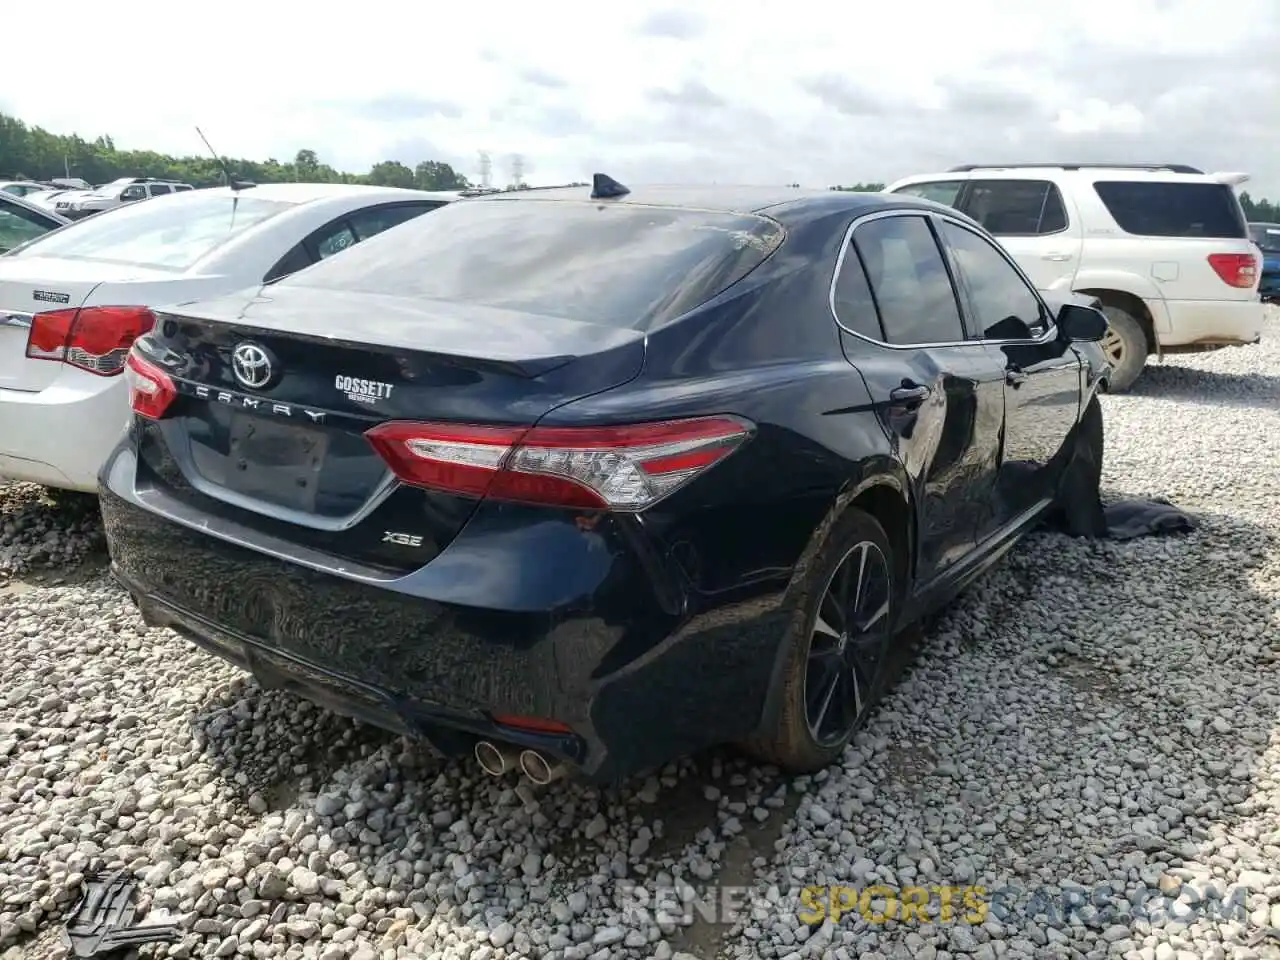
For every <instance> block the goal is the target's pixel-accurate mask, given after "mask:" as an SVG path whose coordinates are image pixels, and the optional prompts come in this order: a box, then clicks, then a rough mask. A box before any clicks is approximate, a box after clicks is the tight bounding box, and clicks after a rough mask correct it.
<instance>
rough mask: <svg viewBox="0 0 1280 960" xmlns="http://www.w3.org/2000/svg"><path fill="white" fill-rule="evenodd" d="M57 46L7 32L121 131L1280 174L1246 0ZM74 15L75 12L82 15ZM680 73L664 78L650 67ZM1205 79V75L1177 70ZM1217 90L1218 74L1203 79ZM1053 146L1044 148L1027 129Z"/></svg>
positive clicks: (78, 7)
mask: <svg viewBox="0 0 1280 960" xmlns="http://www.w3.org/2000/svg"><path fill="white" fill-rule="evenodd" d="M58 19H59V23H60V26H59V27H58V28H57V29H56V31H55V33H56V36H57V40H56V44H57V52H56V61H55V63H56V69H51V68H50V62H49V59H48V51H47V50H45V49H43V48H42V47H41V45H39V44H16V45H12V46H11V47H9V48H8V49H7V50H6V54H5V70H4V73H5V75H6V76H7V77H9V78H14V77H20V78H24V80H23V81H22V82H21V83H20V84H13V83H12V81H11V82H10V84H7V85H6V88H5V89H3V90H0V99H3V100H4V101H6V103H7V105H8V107H9V108H10V109H12V110H14V111H16V112H17V113H18V114H19V116H21V117H22V118H23V119H25V120H27V121H29V122H33V123H38V124H40V125H41V126H44V127H46V128H48V129H51V130H55V131H58V132H77V133H80V134H81V135H83V136H86V137H93V136H96V135H98V134H102V133H109V134H111V135H112V136H113V137H114V138H115V140H116V143H117V144H118V145H120V146H123V147H137V148H151V149H156V150H162V151H166V152H197V151H199V150H201V149H202V147H201V145H200V143H199V141H198V139H197V138H196V135H195V131H194V129H193V127H194V126H195V125H196V124H199V125H200V126H201V128H202V129H203V130H204V131H205V133H206V134H207V135H208V136H209V137H210V138H211V139H212V141H213V143H214V144H215V146H217V148H218V150H219V151H221V152H223V153H227V154H231V155H236V156H246V157H253V158H265V157H267V156H274V157H277V158H280V159H284V158H288V157H291V156H292V155H293V154H294V153H295V152H296V151H297V150H298V149H299V148H302V147H308V148H311V149H314V150H316V151H317V152H318V153H319V154H320V156H321V158H322V159H324V160H326V161H328V162H330V163H333V164H334V165H336V166H339V167H343V168H347V169H365V168H367V167H368V166H370V165H371V164H372V163H374V162H376V161H378V160H382V159H388V158H395V159H401V160H404V161H406V162H409V163H413V162H416V161H417V160H421V159H445V160H449V161H450V162H453V163H455V165H457V166H459V167H460V168H461V169H462V170H463V172H464V173H466V174H468V175H469V176H472V177H475V176H476V172H477V171H476V159H477V151H478V150H480V149H488V150H490V151H492V152H493V155H494V158H495V163H496V167H497V170H498V172H499V173H500V174H504V173H505V158H506V156H507V155H509V154H512V153H515V152H519V153H522V154H523V155H524V156H525V157H526V169H527V171H528V177H529V179H531V180H532V181H534V182H545V181H562V180H566V179H580V178H583V177H585V176H587V175H589V174H590V173H591V172H592V171H593V170H594V169H597V168H599V167H601V166H603V167H604V168H605V169H607V170H609V171H611V172H614V173H615V175H620V176H623V177H630V178H633V179H637V180H640V179H665V180H670V179H674V178H680V179H698V180H712V179H714V180H721V181H723V180H734V179H736V180H749V181H754V182H775V183H778V182H790V181H794V180H799V181H801V182H803V183H806V184H809V185H827V184H830V183H836V182H845V183H848V182H853V181H856V180H869V179H893V178H896V177H898V176H901V175H904V174H907V173H912V172H919V171H922V170H927V169H933V168H936V167H938V166H940V165H943V164H946V165H950V164H954V163H961V162H965V161H977V160H982V161H983V162H994V161H997V160H1008V159H1019V158H1021V157H1028V158H1032V159H1047V158H1049V154H1050V153H1054V154H1057V155H1059V156H1067V155H1070V157H1071V158H1072V159H1088V158H1089V157H1090V156H1093V157H1095V158H1100V157H1105V158H1107V159H1112V158H1114V157H1132V158H1134V159H1139V158H1141V159H1150V158H1152V157H1154V158H1156V159H1167V160H1171V161H1172V160H1176V161H1182V162H1187V163H1193V164H1200V165H1204V166H1207V167H1212V168H1214V169H1243V170H1249V171H1250V172H1252V173H1253V174H1254V177H1255V183H1254V184H1253V185H1252V186H1253V188H1254V190H1255V192H1257V193H1267V192H1269V193H1270V194H1271V195H1273V196H1280V158H1276V157H1274V156H1273V150H1272V149H1271V137H1272V134H1271V132H1270V127H1271V122H1272V120H1271V118H1274V117H1276V116H1280V74H1278V72H1277V68H1276V67H1274V66H1273V65H1272V61H1271V51H1272V50H1274V49H1275V48H1276V41H1277V39H1280V8H1277V7H1276V6H1275V4H1274V3H1273V2H1271V0H1239V2H1237V3H1236V4H1234V5H1233V6H1232V8H1231V15H1230V16H1228V17H1224V16H1223V15H1222V12H1221V7H1220V6H1215V5H1213V4H1208V3H1204V2H1203V0H1184V2H1181V3H1178V2H1161V0H1122V2H1117V0H1076V2H1075V3H1072V4H1066V5H1062V4H1059V5H1056V6H1051V7H1045V6H1042V5H1039V4H1028V3H1025V2H1024V0H967V2H966V3H965V4H963V5H962V6H959V7H957V6H954V5H944V4H941V3H934V2H918V3H915V4H906V3H897V4H832V3H828V2H820V0H790V2H788V3H786V4H777V3H766V2H765V0H739V2H729V0H684V2H683V3H681V4H676V3H674V2H672V3H663V2H660V0H632V2H630V3H623V4H613V5H609V4H599V3H588V2H585V0H559V2H558V3H556V4H554V5H552V6H550V7H548V6H546V5H517V4H515V3H512V2H510V0H498V2H495V3H491V4H489V5H485V6H481V5H471V4H422V3H413V4H410V3H406V2H403V0H401V2H399V3H392V4H383V5H379V6H376V7H369V8H361V7H359V6H356V7H351V6H349V5H347V6H336V7H326V6H325V5H323V4H321V5H316V4H314V3H313V4H306V5H303V4H301V3H298V2H295V0H263V2H262V3H260V4H258V5H256V6H253V7H251V8H246V9H244V10H240V9H238V8H226V9H225V10H224V9H223V8H219V7H216V6H215V7H201V8H200V10H199V12H198V13H197V12H196V11H195V10H194V9H191V10H185V11H179V10H178V9H176V8H175V7H174V6H173V5H172V3H163V4H162V3H159V2H155V0H138V2H136V3H135V4H133V5H132V6H130V7H129V8H128V12H127V13H113V12H107V13H105V14H104V12H103V10H102V8H101V7H100V6H98V5H92V4H90V3H88V2H87V0H63V3H61V4H60V6H59V17H58ZM67 25H76V26H74V27H73V26H67ZM655 88H656V89H659V90H661V91H664V93H663V94H658V95H655V94H654V92H653V91H654V90H655ZM1180 90H1184V91H1185V96H1184V95H1181V94H1179V91H1180ZM1206 91H1207V93H1206ZM1028 150H1033V151H1034V156H1032V154H1029V153H1028V152H1027V151H1028Z"/></svg>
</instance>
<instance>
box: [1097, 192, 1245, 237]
mask: <svg viewBox="0 0 1280 960" xmlns="http://www.w3.org/2000/svg"><path fill="white" fill-rule="evenodd" d="M1093 186H1094V189H1095V190H1096V191H1097V193H1098V197H1099V198H1100V199H1101V200H1102V202H1103V203H1104V204H1105V205H1106V207H1107V209H1108V210H1109V211H1110V212H1111V216H1113V217H1115V221H1116V223H1117V224H1118V225H1119V226H1120V229H1121V230H1123V231H1124V232H1125V233H1132V234H1137V235H1138V236H1143V237H1212V238H1214V239H1233V240H1243V239H1245V238H1246V237H1247V236H1248V234H1247V233H1246V232H1245V222H1244V217H1243V216H1242V214H1241V210H1240V203H1239V201H1238V200H1236V195H1235V191H1234V190H1232V188H1231V187H1230V186H1228V185H1227V184H1225V183H1168V182H1164V183H1161V182H1152V181H1136V182H1135V181H1120V180H1116V181H1100V182H1098V183H1095V184H1094V185H1093Z"/></svg>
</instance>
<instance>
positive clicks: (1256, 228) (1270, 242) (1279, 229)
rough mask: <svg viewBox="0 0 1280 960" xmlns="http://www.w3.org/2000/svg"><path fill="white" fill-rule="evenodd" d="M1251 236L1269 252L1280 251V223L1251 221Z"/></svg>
mask: <svg viewBox="0 0 1280 960" xmlns="http://www.w3.org/2000/svg"><path fill="white" fill-rule="evenodd" d="M1249 236H1250V237H1252V238H1253V242H1254V243H1256V244H1257V245H1258V246H1260V247H1261V248H1262V249H1263V250H1265V251H1266V252H1267V253H1280V223H1251V224H1249Z"/></svg>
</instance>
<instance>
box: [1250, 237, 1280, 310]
mask: <svg viewBox="0 0 1280 960" xmlns="http://www.w3.org/2000/svg"><path fill="white" fill-rule="evenodd" d="M1249 236H1250V237H1252V238H1253V242H1254V243H1256V244H1257V245H1258V249H1259V250H1261V251H1262V279H1261V280H1260V281H1259V282H1258V294H1259V296H1261V297H1262V299H1263V300H1265V301H1267V302H1268V303H1280V223H1251V224H1249Z"/></svg>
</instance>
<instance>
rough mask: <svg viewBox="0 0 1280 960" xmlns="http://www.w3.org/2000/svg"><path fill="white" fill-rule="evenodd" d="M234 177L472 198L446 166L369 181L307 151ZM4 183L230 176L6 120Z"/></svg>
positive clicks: (189, 160) (207, 163)
mask: <svg viewBox="0 0 1280 960" xmlns="http://www.w3.org/2000/svg"><path fill="white" fill-rule="evenodd" d="M223 159H224V161H225V162H226V164H227V166H228V167H230V169H231V172H232V174H233V175H234V176H235V177H236V178H237V179H239V180H251V181H252V182H254V183H294V182H302V183H368V184H374V185H377V186H387V187H417V188H418V189H419V190H464V189H466V188H467V187H469V186H470V183H469V182H468V181H467V178H466V177H465V176H463V175H462V174H460V173H458V171H456V170H454V169H453V167H452V166H450V165H449V164H447V163H444V162H442V161H440V160H424V161H422V162H421V163H419V164H418V165H417V166H415V167H412V168H411V167H408V166H406V165H405V164H403V163H401V162H399V161H398V160H384V161H383V162H381V163H376V164H374V165H373V167H372V168H371V169H370V170H369V172H368V173H347V172H343V171H340V170H335V169H334V168H333V167H331V166H330V165H329V164H327V163H321V162H320V158H319V156H318V155H317V154H316V152H315V151H314V150H299V151H298V152H297V154H296V155H295V156H294V158H293V159H292V160H290V161H280V160H276V159H275V158H271V159H269V160H262V161H259V160H244V159H232V158H229V157H224V158H223ZM0 176H3V177H7V178H11V179H14V180H45V181H47V180H51V179H53V178H55V177H78V178H80V179H81V180H87V181H88V182H89V183H109V182H110V181H112V180H115V179H117V178H119V177H156V178H158V179H162V180H178V181H181V182H183V183H189V184H191V185H192V186H194V187H211V186H216V185H217V184H220V183H222V182H224V180H225V179H226V178H225V177H224V176H223V173H222V168H221V166H220V165H219V164H218V163H217V161H215V160H214V158H213V157H212V156H209V155H204V156H201V155H192V156H182V157H175V156H170V155H169V154H164V153H156V152H155V151H154V150H120V149H118V148H117V147H116V145H115V143H113V142H112V140H111V138H110V137H107V136H102V137H98V138H97V139H96V140H85V139H84V138H83V137H81V136H79V135H77V134H70V135H63V134H57V133H50V132H49V131H48V130H45V129H43V128H42V127H34V126H28V125H27V124H25V123H23V122H22V121H21V120H19V119H18V118H17V117H11V116H7V115H5V114H3V113H0Z"/></svg>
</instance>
